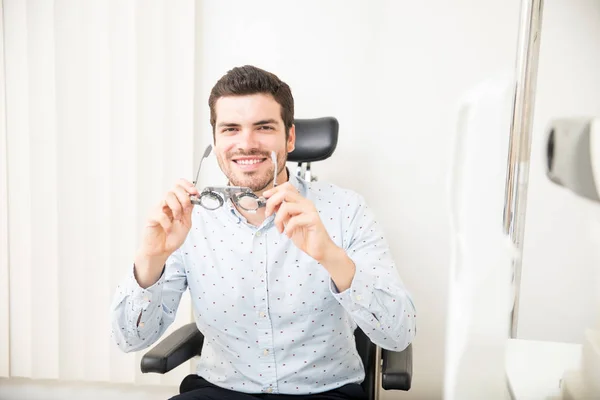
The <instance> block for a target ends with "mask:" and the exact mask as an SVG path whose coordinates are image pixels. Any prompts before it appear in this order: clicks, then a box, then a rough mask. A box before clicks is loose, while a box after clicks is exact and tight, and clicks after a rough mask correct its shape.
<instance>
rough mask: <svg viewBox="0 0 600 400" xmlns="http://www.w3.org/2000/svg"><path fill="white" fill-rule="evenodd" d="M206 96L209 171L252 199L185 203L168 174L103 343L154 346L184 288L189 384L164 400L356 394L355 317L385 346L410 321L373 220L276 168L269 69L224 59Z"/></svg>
mask: <svg viewBox="0 0 600 400" xmlns="http://www.w3.org/2000/svg"><path fill="white" fill-rule="evenodd" d="M209 106H210V112H211V125H212V127H213V136H214V151H215V154H216V156H217V159H218V162H219V166H220V168H221V170H222V171H223V172H224V174H225V175H226V176H227V178H228V179H229V184H230V185H231V186H242V187H248V188H250V189H251V190H252V191H253V192H254V193H255V194H256V195H257V196H264V198H266V199H267V201H266V206H265V207H262V208H259V209H258V210H257V211H255V212H248V211H246V210H245V209H244V208H242V207H240V205H239V204H237V203H236V202H235V201H231V200H229V201H227V202H226V203H225V204H223V206H222V207H220V208H218V209H216V210H208V209H205V208H204V207H202V206H200V205H197V206H194V204H193V203H192V201H191V198H195V196H198V195H199V193H198V190H197V188H196V187H195V186H194V185H193V184H192V183H190V182H188V181H186V180H180V181H179V182H178V183H177V184H176V185H175V186H174V187H173V189H172V190H170V191H169V192H168V193H167V194H166V195H165V197H164V199H162V200H161V201H160V203H159V204H158V205H157V207H156V209H155V210H154V212H153V213H152V214H151V216H150V217H149V219H148V223H147V225H146V226H145V228H144V231H143V234H142V240H141V245H140V248H139V249H138V251H137V254H136V255H135V260H134V265H133V268H132V269H131V272H130V273H129V276H128V277H127V279H126V280H125V281H124V282H123V283H122V284H121V285H120V286H119V288H118V290H117V293H116V295H115V299H114V305H113V308H112V324H113V336H114V338H115V341H116V343H117V344H118V346H119V347H120V348H121V349H122V350H123V351H126V352H129V351H137V350H141V349H144V348H147V347H149V346H150V345H151V344H153V343H154V342H156V341H157V340H158V339H159V338H160V336H161V335H162V334H163V333H164V332H165V330H166V329H167V327H168V326H169V325H170V324H171V323H172V321H173V319H174V318H175V313H176V311H177V307H178V304H179V301H180V298H181V295H182V293H183V292H184V291H185V290H186V289H187V288H189V290H190V294H191V298H192V301H193V310H194V316H195V320H196V323H197V325H198V329H199V330H200V331H201V332H202V333H203V334H204V336H205V341H204V346H203V349H202V355H201V357H200V360H199V365H198V368H197V373H196V374H193V375H190V376H189V377H188V378H186V380H188V382H186V385H187V386H188V387H189V386H190V385H191V386H193V387H194V388H195V389H194V390H192V391H189V392H186V393H184V394H181V395H178V396H175V397H173V400H175V399H176V400H191V399H197V400H201V399H213V398H218V399H236V400H237V399H240V400H246V399H255V398H266V399H290V398H294V399H363V398H366V394H365V393H364V391H363V390H362V388H361V386H360V383H361V382H362V380H363V378H364V369H363V365H362V363H361V360H360V358H359V356H358V353H357V351H356V347H355V342H354V335H353V333H354V330H355V329H356V327H357V326H358V327H360V328H361V329H362V330H363V331H364V332H365V334H366V335H368V336H369V338H370V339H371V341H372V342H374V343H376V344H377V345H379V346H381V347H382V348H385V349H390V350H395V351H401V350H403V349H404V348H406V347H407V346H408V345H409V344H410V342H411V341H412V340H413V338H414V335H415V330H416V328H415V326H416V323H415V308H414V305H413V302H412V299H411V297H410V295H409V293H408V292H407V291H406V290H405V288H404V286H403V284H402V282H401V280H400V277H399V275H398V272H397V269H396V267H395V265H394V262H393V260H392V258H391V254H390V251H389V248H388V245H387V244H386V241H385V239H384V237H383V235H382V230H381V228H380V227H379V225H378V224H377V223H376V222H375V220H374V218H373V216H372V214H371V211H370V210H369V209H368V208H367V206H366V204H365V201H364V200H363V198H362V197H361V196H359V195H358V194H356V193H354V192H352V191H350V190H345V189H342V188H340V187H337V186H334V185H330V184H325V183H320V182H319V183H315V182H306V181H304V180H302V179H300V178H298V177H296V176H294V175H291V174H290V173H289V171H288V170H287V169H286V168H285V162H286V160H287V154H288V153H289V152H291V151H292V150H294V143H295V138H296V136H295V135H296V133H295V127H294V124H293V120H294V101H293V97H292V94H291V91H290V88H289V86H288V85H287V84H285V83H284V82H282V81H281V80H279V78H278V77H276V76H275V75H273V74H271V73H269V72H266V71H264V70H261V69H259V68H256V67H252V66H244V67H240V68H234V69H232V70H231V71H229V72H228V73H227V74H226V75H225V76H223V77H222V78H221V79H220V80H219V81H218V82H217V84H216V85H215V86H214V88H213V89H212V92H211V94H210V98H209ZM271 152H275V154H276V163H277V169H275V165H274V164H273V162H272V158H271ZM275 171H279V172H278V173H277V176H276V177H275V179H274V174H275ZM274 180H275V181H276V182H274ZM274 183H276V185H274ZM299 395H300V396H299Z"/></svg>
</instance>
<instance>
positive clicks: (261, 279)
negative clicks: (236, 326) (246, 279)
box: [252, 229, 277, 393]
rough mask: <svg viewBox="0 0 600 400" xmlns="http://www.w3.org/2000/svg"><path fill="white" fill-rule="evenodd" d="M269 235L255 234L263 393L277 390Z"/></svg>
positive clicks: (258, 324) (254, 247)
mask: <svg viewBox="0 0 600 400" xmlns="http://www.w3.org/2000/svg"><path fill="white" fill-rule="evenodd" d="M266 243H267V234H266V232H265V231H264V230H262V229H259V230H258V231H256V233H255V234H254V246H252V247H253V254H252V255H253V257H252V266H253V268H254V270H255V271H256V272H255V273H256V279H255V282H256V285H255V287H256V290H255V299H256V304H257V307H258V308H259V312H258V316H259V321H258V323H257V327H258V334H259V343H258V347H257V349H256V351H257V352H258V357H259V358H260V360H261V374H262V376H261V378H262V379H263V382H262V384H263V392H264V393H273V392H275V391H276V388H277V374H276V364H275V355H274V354H273V348H274V343H273V325H272V322H273V321H271V319H270V316H269V296H268V282H267V245H266Z"/></svg>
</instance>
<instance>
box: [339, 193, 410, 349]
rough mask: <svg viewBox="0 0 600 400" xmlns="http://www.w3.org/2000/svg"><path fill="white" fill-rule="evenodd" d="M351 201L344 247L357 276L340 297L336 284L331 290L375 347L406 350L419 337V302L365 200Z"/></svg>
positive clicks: (346, 218)
mask: <svg viewBox="0 0 600 400" xmlns="http://www.w3.org/2000/svg"><path fill="white" fill-rule="evenodd" d="M348 203H350V205H351V206H350V207H348V208H347V209H346V211H345V212H346V213H348V215H344V216H343V219H344V220H348V221H350V222H349V224H348V225H347V226H346V227H344V231H345V235H344V244H343V248H344V250H345V251H346V254H347V255H348V256H349V257H350V259H351V260H352V261H353V262H354V264H355V266H356V272H355V275H354V279H353V280H352V284H351V286H350V288H348V289H347V290H345V291H343V292H341V293H340V292H339V291H338V289H337V287H336V286H335V284H334V283H333V280H331V282H330V287H331V291H332V293H333V295H334V296H335V297H336V298H337V300H338V301H339V302H340V304H341V305H342V306H343V307H344V308H345V309H346V310H347V311H348V313H349V314H350V315H351V316H352V318H353V319H354V321H355V322H356V324H357V325H358V326H359V327H360V328H361V329H362V331H363V332H364V333H365V334H366V335H367V336H368V337H369V339H371V341H372V342H373V343H375V344H376V345H378V346H380V347H381V348H383V349H387V350H392V351H402V350H404V349H405V348H406V347H408V345H409V344H410V343H411V342H412V341H413V339H414V337H415V334H416V318H417V317H416V310H415V306H414V302H413V299H412V297H411V295H410V293H409V292H408V290H407V289H406V288H405V286H404V284H403V282H402V280H401V278H400V274H399V273H398V269H397V268H396V264H395V263H394V260H393V258H392V255H391V252H390V248H389V246H388V244H387V241H386V239H385V237H384V233H383V230H382V229H381V226H380V225H379V224H378V223H377V221H376V220H375V217H374V215H373V213H372V211H371V210H370V209H369V208H368V206H367V204H366V202H365V200H364V199H363V198H362V197H361V196H360V195H358V194H355V200H354V201H351V202H348Z"/></svg>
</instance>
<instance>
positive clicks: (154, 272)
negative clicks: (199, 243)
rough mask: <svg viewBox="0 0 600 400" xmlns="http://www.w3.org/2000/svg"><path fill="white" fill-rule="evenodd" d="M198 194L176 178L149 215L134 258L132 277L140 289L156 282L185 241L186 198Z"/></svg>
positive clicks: (188, 203)
mask: <svg viewBox="0 0 600 400" xmlns="http://www.w3.org/2000/svg"><path fill="white" fill-rule="evenodd" d="M198 194H199V193H198V190H197V189H196V187H195V186H194V185H193V184H192V183H191V182H188V181H186V180H185V179H180V180H179V181H178V182H177V184H176V185H175V187H173V189H171V190H170V191H169V192H167V194H166V195H165V197H164V198H163V199H162V200H161V202H160V203H159V204H158V205H157V206H156V207H155V208H154V210H153V211H152V212H151V214H150V217H149V218H148V222H147V224H146V226H145V227H144V230H143V233H142V243H141V245H140V248H139V250H138V252H137V254H136V257H135V276H136V279H137V281H138V284H139V285H140V286H141V287H143V288H147V287H149V286H152V285H153V284H154V283H156V282H157V281H158V279H159V278H160V275H161V273H162V269H163V266H164V265H165V262H166V261H167V259H168V258H169V256H170V255H171V254H172V253H173V252H174V251H175V250H177V249H178V248H179V247H181V245H182V244H183V242H184V241H185V238H186V237H187V234H188V233H189V231H190V229H191V227H192V210H193V208H194V205H193V204H192V202H191V201H190V195H198Z"/></svg>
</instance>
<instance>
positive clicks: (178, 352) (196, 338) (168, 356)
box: [141, 323, 204, 374]
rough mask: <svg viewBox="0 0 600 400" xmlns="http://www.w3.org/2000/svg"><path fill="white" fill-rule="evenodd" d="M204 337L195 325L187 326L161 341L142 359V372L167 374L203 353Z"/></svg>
mask: <svg viewBox="0 0 600 400" xmlns="http://www.w3.org/2000/svg"><path fill="white" fill-rule="evenodd" d="M203 343H204V336H203V335H202V333H200V331H199V330H198V328H197V327H196V324H195V323H191V324H187V325H184V326H182V327H181V328H179V329H177V330H176V331H175V332H173V333H171V334H170V335H169V336H167V337H166V338H164V339H163V340H161V341H160V343H158V344H157V345H156V346H154V347H153V348H152V349H151V350H150V351H148V352H147V353H146V354H144V357H142V363H141V364H142V365H141V368H142V372H143V373H147V372H155V373H158V374H165V373H167V372H169V371H170V370H172V369H173V368H176V367H178V366H179V365H181V364H183V363H184V362H186V361H187V360H189V359H191V358H193V357H194V356H199V355H200V353H201V352H202V344H203Z"/></svg>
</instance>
